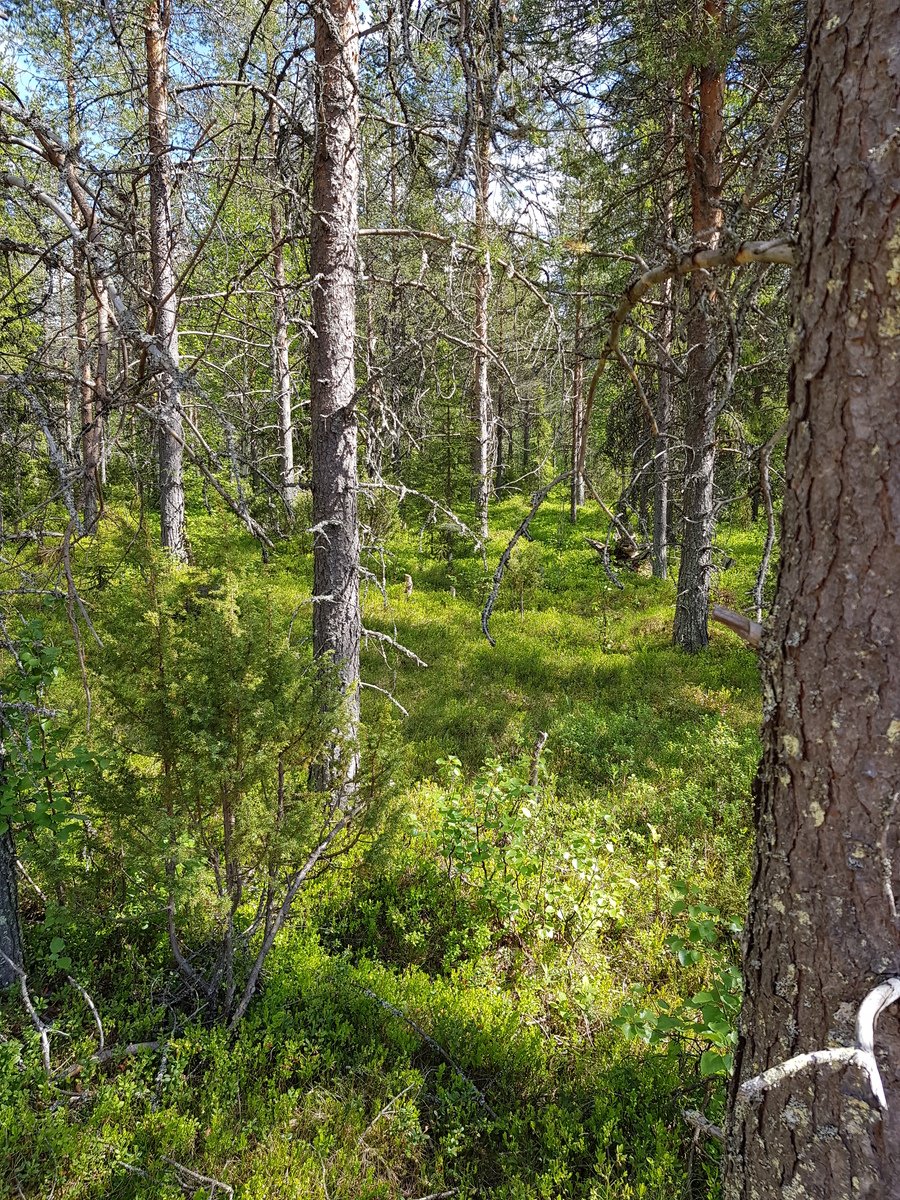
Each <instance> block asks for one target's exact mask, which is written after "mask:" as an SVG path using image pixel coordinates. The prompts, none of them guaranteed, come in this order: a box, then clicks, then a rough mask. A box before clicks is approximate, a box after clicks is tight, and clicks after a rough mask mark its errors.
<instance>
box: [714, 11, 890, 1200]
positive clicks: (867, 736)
mask: <svg viewBox="0 0 900 1200" xmlns="http://www.w3.org/2000/svg"><path fill="white" fill-rule="evenodd" d="M898 62H900V3H898V0H812V3H811V5H810V33H809V39H808V49H807V70H806V120H807V133H806V138H807V145H806V153H805V154H804V156H803V163H804V175H803V181H802V205H801V213H800V247H801V262H800V265H799V267H798V269H797V272H796V275H795V280H794V294H793V314H794V321H793V328H794V330H795V338H796V340H795V342H794V352H793V362H792V368H791V376H790V419H791V427H790V434H789V440H788V447H787V453H786V464H785V471H786V479H787V483H786V487H785V493H784V508H783V517H782V528H783V536H782V555H781V567H780V570H779V577H778V586H777V591H776V597H775V603H774V606H773V609H772V612H771V614H770V616H769V620H768V623H767V624H768V628H767V632H766V634H765V636H764V641H763V649H762V668H763V698H764V719H765V724H764V728H763V747H764V749H763V759H762V762H761V764H760V768H759V774H758V777H757V781H756V835H757V847H756V855H755V861H754V870H753V885H752V891H751V898H750V913H749V917H748V922H747V929H746V934H745V952H744V981H745V999H744V1007H743V1012H742V1014H741V1021H740V1028H739V1033H740V1036H739V1042H738V1047H737V1054H736V1075H735V1080H734V1084H733V1089H732V1101H734V1099H735V1095H736V1092H737V1087H738V1086H739V1085H740V1084H741V1083H743V1082H745V1081H747V1080H748V1079H750V1078H752V1077H755V1076H756V1075H758V1074H759V1073H760V1072H762V1071H764V1070H766V1069H767V1068H770V1067H772V1066H774V1065H778V1064H782V1063H784V1062H785V1061H786V1060H789V1059H791V1058H792V1057H793V1056H795V1055H797V1054H799V1053H801V1052H806V1051H816V1050H824V1049H826V1048H829V1047H833V1046H852V1045H853V1044H854V1021H855V1017H856V1013H857V1010H858V1008H859V1005H860V1003H861V1001H862V1000H863V999H864V997H865V996H866V995H867V994H868V993H869V992H870V991H871V990H872V989H873V988H875V987H876V986H877V985H879V984H881V983H882V982H884V981H885V980H886V979H887V978H888V977H890V976H898V975H900V921H898V917H897V906H898V896H900V603H898V593H900V406H898V394H900V354H898V347H900V290H898V288H900V207H898V204H897V180H898V178H900V140H898V138H897V112H898V111H900V73H898V71H897V69H896V64H897V63H898ZM875 1048H876V1057H877V1061H878V1066H879V1069H880V1072H881V1078H882V1081H883V1083H884V1088H885V1092H886V1095H887V1103H888V1108H887V1111H886V1112H884V1113H882V1112H881V1111H880V1108H879V1105H878V1104H877V1102H876V1100H875V1098H874V1097H873V1094H872V1090H871V1087H870V1084H869V1082H868V1080H867V1078H866V1076H865V1075H864V1074H863V1073H862V1072H861V1071H860V1070H859V1068H858V1067H856V1066H853V1065H846V1064H845V1065H843V1066H837V1067H833V1068H832V1069H830V1070H829V1069H827V1068H825V1067H818V1068H816V1067H812V1066H807V1067H806V1068H805V1069H803V1070H802V1071H800V1072H799V1073H798V1074H797V1075H796V1076H794V1077H793V1078H790V1079H788V1080H786V1081H785V1082H782V1083H781V1084H779V1085H777V1086H774V1087H771V1088H769V1089H768V1090H767V1091H765V1092H764V1093H763V1096H762V1099H761V1101H757V1102H755V1103H750V1104H746V1103H743V1102H741V1103H740V1104H738V1105H735V1106H734V1107H733V1108H732V1112H731V1116H730V1120H729V1123H728V1126H727V1128H726V1136H727V1143H726V1176H725V1179H726V1183H725V1192H726V1195H727V1197H728V1198H729V1200H745V1198H746V1200H750V1198H751V1197H752V1198H754V1200H757V1198H758V1200H766V1198H772V1200H774V1198H775V1197H792V1198H793V1197H796V1198H798V1200H800V1198H803V1197H814V1198H815V1200H838V1198H841V1200H844V1198H845V1197H851V1196H852V1197H866V1198H867V1200H882V1198H883V1200H896V1198H897V1197H900V1011H898V1006H897V1005H896V1004H895V1005H894V1006H893V1007H892V1008H889V1009H888V1010H887V1011H886V1012H885V1013H884V1015H883V1016H882V1017H881V1018H880V1020H879V1022H878V1024H877V1026H876V1030H875Z"/></svg>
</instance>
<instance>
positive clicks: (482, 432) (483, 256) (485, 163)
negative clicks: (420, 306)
mask: <svg viewBox="0 0 900 1200" xmlns="http://www.w3.org/2000/svg"><path fill="white" fill-rule="evenodd" d="M490 172H491V167H490V130H489V128H488V126H487V124H486V122H485V121H484V120H483V119H479V123H478V133H477V137H476V153H475V245H476V246H477V247H478V261H477V263H476V265H475V382H474V387H473V391H472V430H473V437H472V475H473V477H474V499H475V520H476V524H477V527H478V530H479V533H480V535H481V537H483V538H486V537H487V534H488V499H489V496H490V489H491V457H492V455H491V449H492V441H493V439H492V429H491V392H490V385H489V381H488V303H489V301H490V295H491V251H490V247H489V245H488V240H487V226H488V200H489V196H490V186H491V174H490Z"/></svg>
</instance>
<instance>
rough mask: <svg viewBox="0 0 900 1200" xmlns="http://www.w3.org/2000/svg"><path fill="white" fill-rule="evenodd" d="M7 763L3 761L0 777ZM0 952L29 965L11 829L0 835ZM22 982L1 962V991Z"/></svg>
mask: <svg viewBox="0 0 900 1200" xmlns="http://www.w3.org/2000/svg"><path fill="white" fill-rule="evenodd" d="M2 772H3V762H2V760H0V775H2ZM0 950H2V951H3V953H4V954H5V955H6V956H7V958H11V959H12V960H13V962H14V963H17V964H18V965H19V966H20V967H21V966H23V964H24V962H25V949H24V946H23V944H22V925H21V922H20V920H19V882H18V880H17V878H16V845H15V841H14V840H13V834H12V830H11V829H7V830H6V832H5V833H0ZM17 980H18V976H17V975H16V973H15V971H13V970H12V968H11V967H10V966H9V965H8V963H7V962H6V961H5V960H4V959H2V958H0V991H3V990H4V989H6V988H9V987H12V985H13V984H14V983H16V981H17Z"/></svg>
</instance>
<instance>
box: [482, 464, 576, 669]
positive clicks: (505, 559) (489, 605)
mask: <svg viewBox="0 0 900 1200" xmlns="http://www.w3.org/2000/svg"><path fill="white" fill-rule="evenodd" d="M571 475H572V472H571V471H563V473H562V474H561V475H557V477H556V478H555V479H554V480H551V482H550V483H548V484H547V486H546V487H545V488H544V489H543V491H540V492H538V493H537V495H536V496H535V498H534V503H533V504H532V505H531V511H530V512H529V514H528V516H527V517H526V518H525V520H524V521H523V522H522V523H521V525H520V526H519V528H518V529H517V530H516V532H515V533H514V534H513V535H512V538H511V539H510V541H509V544H508V545H507V547H506V549H505V550H504V551H503V553H502V554H501V555H500V561H499V562H498V563H497V569H496V571H495V572H494V582H493V584H492V586H491V592H490V595H489V596H488V598H487V600H486V601H485V605H484V608H483V609H482V610H481V628H482V632H483V633H484V636H485V637H486V638H487V640H488V641H489V642H490V643H491V645H492V646H496V645H497V643H496V641H495V640H494V638H492V637H491V631H490V629H489V627H488V622H489V621H490V619H491V613H492V612H493V611H494V605H495V604H496V603H497V597H498V595H499V594H500V584H501V583H502V581H503V572H504V571H505V570H506V568H507V566H508V565H509V559H510V555H511V554H512V552H513V550H514V549H515V547H516V542H518V540H519V538H520V537H526V538H527V537H528V526H529V525H530V524H531V521H532V518H533V517H534V514H535V513H536V512H537V510H538V509H539V508H540V507H541V505H542V504H543V503H544V501H545V500H546V499H547V497H548V496H549V495H550V493H551V492H552V491H553V489H554V488H555V487H556V485H557V484H558V483H562V482H563V480H565V479H568V478H569V477H570V476H571Z"/></svg>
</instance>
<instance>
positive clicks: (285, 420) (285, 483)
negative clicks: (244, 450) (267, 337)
mask: <svg viewBox="0 0 900 1200" xmlns="http://www.w3.org/2000/svg"><path fill="white" fill-rule="evenodd" d="M269 147H270V150H271V152H272V164H273V176H275V175H276V174H277V172H276V170H275V156H276V153H277V149H278V118H277V115H276V112H275V105H274V104H273V105H272V106H271V107H270V109H269ZM269 214H270V220H271V225H272V268H273V276H274V280H273V282H274V299H275V344H274V351H275V354H274V358H275V363H274V366H275V396H276V404H277V408H278V438H279V442H280V443H281V492H282V495H283V496H284V502H285V504H286V505H287V507H288V509H289V510H290V511H291V512H293V510H294V505H295V503H296V501H297V475H296V471H295V468H294V427H293V419H292V414H291V364H290V359H289V357H288V308H287V282H286V278H285V273H284V244H283V242H284V229H283V226H282V222H281V208H280V206H279V203H278V199H277V197H276V196H274V195H273V197H272V203H271V206H270V209H269Z"/></svg>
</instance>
